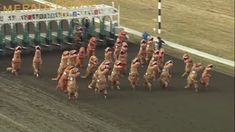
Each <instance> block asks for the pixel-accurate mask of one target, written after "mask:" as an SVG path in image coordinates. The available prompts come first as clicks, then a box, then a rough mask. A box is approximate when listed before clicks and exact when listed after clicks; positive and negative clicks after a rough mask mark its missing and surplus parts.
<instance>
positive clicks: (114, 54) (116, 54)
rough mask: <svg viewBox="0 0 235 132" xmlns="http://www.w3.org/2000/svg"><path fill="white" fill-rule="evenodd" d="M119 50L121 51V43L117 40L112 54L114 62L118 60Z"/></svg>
mask: <svg viewBox="0 0 235 132" xmlns="http://www.w3.org/2000/svg"><path fill="white" fill-rule="evenodd" d="M121 49H122V42H121V41H120V40H119V39H117V40H116V42H115V44H114V52H113V57H114V61H116V60H117V59H118V57H119V54H120V51H121Z"/></svg>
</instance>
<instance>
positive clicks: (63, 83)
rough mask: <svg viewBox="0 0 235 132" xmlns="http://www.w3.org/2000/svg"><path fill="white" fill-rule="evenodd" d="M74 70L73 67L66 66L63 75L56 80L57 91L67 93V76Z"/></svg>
mask: <svg viewBox="0 0 235 132" xmlns="http://www.w3.org/2000/svg"><path fill="white" fill-rule="evenodd" d="M72 68H74V66H67V67H66V68H65V69H64V71H63V74H62V75H61V76H60V78H59V79H58V84H57V86H56V89H57V90H59V89H60V90H62V91H63V92H67V82H68V75H69V71H70V70H71V69H72Z"/></svg>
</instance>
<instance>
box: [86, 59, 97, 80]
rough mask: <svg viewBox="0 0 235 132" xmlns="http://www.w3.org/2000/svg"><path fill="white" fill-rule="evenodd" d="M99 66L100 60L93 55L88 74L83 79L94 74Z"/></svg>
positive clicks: (87, 70)
mask: <svg viewBox="0 0 235 132" xmlns="http://www.w3.org/2000/svg"><path fill="white" fill-rule="evenodd" d="M97 66H98V58H97V57H96V56H95V55H92V56H91V57H90V59H89V62H88V66H87V69H86V73H85V75H84V76H82V78H87V77H88V76H89V75H91V74H93V73H94V72H95V70H96V69H97Z"/></svg>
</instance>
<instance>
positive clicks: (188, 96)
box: [0, 44, 234, 132]
mask: <svg viewBox="0 0 235 132" xmlns="http://www.w3.org/2000/svg"><path fill="white" fill-rule="evenodd" d="M138 49H139V48H138V46H137V45H134V44H130V45H129V49H128V55H129V58H130V59H132V58H133V57H134V55H135V54H136V52H137V51H138ZM97 50H98V51H97V54H98V58H99V59H100V60H102V59H103V50H104V47H98V48H97ZM61 52H62V51H60V52H50V53H43V65H42V72H41V77H40V78H38V79H36V78H34V77H33V73H32V68H31V63H32V55H24V56H23V57H22V71H21V74H20V75H19V76H18V77H16V76H13V75H11V74H10V73H7V72H6V71H5V68H6V67H7V66H9V64H10V60H11V56H9V57H0V132H71V131H76V132H233V128H234V88H233V87H234V80H233V79H234V78H233V77H229V76H226V75H224V74H221V73H218V72H215V71H213V72H212V78H211V84H210V86H209V89H208V90H205V89H203V88H202V89H200V92H199V93H195V92H194V91H193V90H192V89H191V90H190V89H184V86H185V78H181V77H180V75H181V74H182V72H183V69H184V68H183V62H182V61H181V60H177V59H176V58H174V57H171V56H166V60H168V59H173V60H174V67H173V78H172V79H171V82H170V87H169V89H167V90H162V89H160V87H159V82H156V83H155V86H154V89H153V91H152V92H151V93H150V92H147V91H144V88H143V86H142V85H141V86H140V87H138V88H137V90H136V91H132V89H131V88H130V85H129V84H128V81H127V77H123V78H122V79H121V83H122V84H121V90H109V91H108V92H109V95H108V99H107V100H105V99H104V98H103V96H99V95H94V92H93V91H91V90H89V89H88V88H87V85H88V83H89V81H90V80H91V78H88V79H79V80H78V82H79V94H80V95H79V98H78V99H77V100H76V101H69V100H68V98H67V96H66V95H65V94H63V93H61V92H58V91H56V90H55V86H56V82H55V81H51V78H52V77H54V76H55V73H56V71H57V67H58V64H59V60H60V54H61ZM145 69H146V67H144V68H142V69H141V75H143V72H144V71H145ZM81 72H82V74H83V73H84V69H82V70H81ZM140 84H142V81H140Z"/></svg>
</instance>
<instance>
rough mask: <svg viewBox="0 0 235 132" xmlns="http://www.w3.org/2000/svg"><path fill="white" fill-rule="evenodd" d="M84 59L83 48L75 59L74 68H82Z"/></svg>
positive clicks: (84, 51)
mask: <svg viewBox="0 0 235 132" xmlns="http://www.w3.org/2000/svg"><path fill="white" fill-rule="evenodd" d="M85 57H86V50H85V48H84V47H81V48H80V49H79V52H78V54H77V57H76V67H79V68H83V66H84V59H85Z"/></svg>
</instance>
